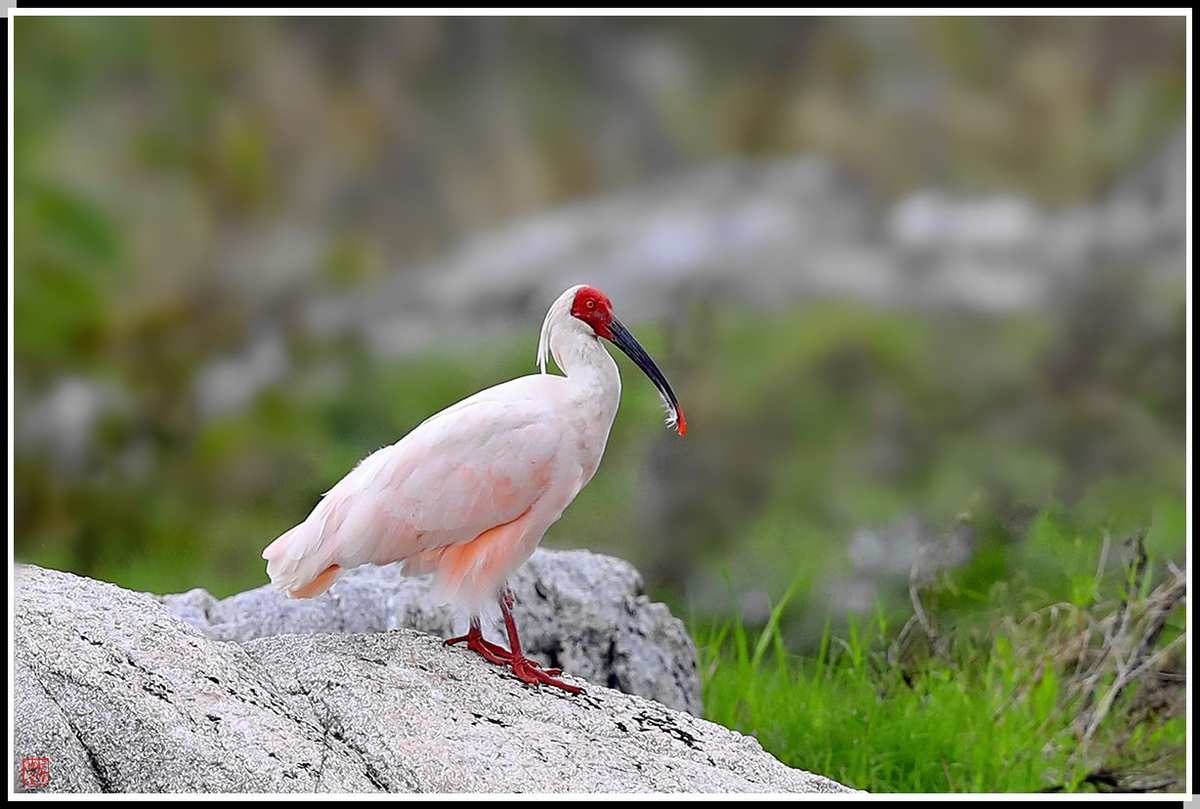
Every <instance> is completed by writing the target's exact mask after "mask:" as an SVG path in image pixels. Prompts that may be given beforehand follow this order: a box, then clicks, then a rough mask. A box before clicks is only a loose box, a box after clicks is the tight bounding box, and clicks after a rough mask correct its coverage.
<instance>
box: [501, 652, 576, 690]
mask: <svg viewBox="0 0 1200 809" xmlns="http://www.w3.org/2000/svg"><path fill="white" fill-rule="evenodd" d="M509 665H510V666H511V667H512V671H513V674H515V675H516V677H517V679H518V680H520V681H521V682H523V683H529V684H530V685H549V686H553V687H555V688H561V689H562V690H563V691H566V692H567V693H569V694H578V693H580V692H582V691H583V689H582V688H580V687H579V686H577V685H571V684H570V683H565V682H563V681H562V680H557V679H555V677H554V675H556V674H562V669H544V668H542V667H541V666H539V665H538V664H537V663H535V662H534V661H532V660H530V659H529V658H528V657H524V656H522V657H515V658H512V661H511V662H510V664H509Z"/></svg>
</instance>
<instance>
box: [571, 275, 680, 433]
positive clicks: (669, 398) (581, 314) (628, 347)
mask: <svg viewBox="0 0 1200 809" xmlns="http://www.w3.org/2000/svg"><path fill="white" fill-rule="evenodd" d="M571 316H572V317H575V318H577V319H579V320H582V321H583V322H584V323H586V324H588V325H589V326H591V327H592V331H594V332H595V333H596V336H597V337H603V338H604V339H605V340H609V341H611V342H612V344H613V345H615V346H616V347H617V348H619V349H621V350H622V351H624V352H625V354H626V356H628V357H629V359H631V360H633V361H634V362H635V363H637V366H638V367H639V368H641V369H642V372H643V373H645V374H646V376H648V377H649V378H650V381H651V382H653V383H654V386H655V387H656V388H658V392H659V395H661V396H662V400H663V405H664V406H666V408H667V424H668V425H669V426H670V427H672V428H673V429H675V430H676V431H678V433H679V434H680V435H687V419H686V418H685V417H684V415H683V408H681V407H680V406H679V400H678V399H677V398H676V397H675V391H673V390H671V384H670V383H669V382H667V378H666V377H665V376H663V372H662V371H660V370H659V369H658V365H656V364H655V362H654V360H652V359H651V358H650V355H649V354H647V353H646V349H644V348H642V345H641V343H639V342H638V341H637V338H635V337H634V336H633V335H632V334H631V333H630V331H629V329H627V328H625V326H624V325H622V323H621V321H619V320H617V317H616V315H614V314H613V308H612V301H611V300H609V298H608V296H607V295H605V294H604V293H603V292H601V291H600V290H598V289H596V288H595V287H587V286H585V287H580V288H579V291H578V292H576V293H575V300H574V301H573V302H572V303H571Z"/></svg>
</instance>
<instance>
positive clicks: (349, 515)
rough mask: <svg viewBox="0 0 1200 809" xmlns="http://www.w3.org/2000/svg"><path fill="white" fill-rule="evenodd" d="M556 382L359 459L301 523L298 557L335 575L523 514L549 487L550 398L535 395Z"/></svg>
mask: <svg viewBox="0 0 1200 809" xmlns="http://www.w3.org/2000/svg"><path fill="white" fill-rule="evenodd" d="M557 379H559V378H558V377H550V376H532V377H523V378H521V379H517V380H513V381H512V382H509V383H505V384H504V385H499V386H497V387H495V388H490V389H488V390H486V391H483V392H481V393H479V394H476V395H475V396H472V397H471V398H469V399H466V400H464V401H462V402H460V403H458V404H457V405H454V406H452V407H450V408H448V409H447V410H445V411H442V412H441V413H438V414H437V415H435V416H433V417H431V418H430V419H428V420H426V421H425V422H423V423H422V424H421V425H419V426H418V427H417V428H416V429H414V430H413V431H412V432H411V433H409V434H408V435H406V436H405V437H404V438H403V439H401V440H400V441H399V442H397V443H395V444H393V445H391V446H389V447H384V448H383V449H380V450H378V451H377V452H375V453H373V454H372V455H370V456H369V457H367V458H366V459H364V460H363V461H362V463H360V464H359V465H358V466H357V467H355V469H354V470H353V471H352V472H350V474H348V475H346V477H344V478H343V479H342V480H341V481H339V482H338V483H337V484H336V485H335V486H334V487H333V488H332V489H330V490H329V492H328V493H327V494H326V495H325V497H324V498H323V499H322V501H321V503H320V504H319V505H318V506H317V507H316V508H315V509H314V510H313V513H312V514H311V515H310V516H309V518H308V520H306V522H305V525H308V526H309V530H308V531H307V532H306V534H307V536H306V539H305V540H304V545H305V546H306V547H305V548H304V551H303V552H304V554H305V555H315V556H318V557H319V558H320V564H329V563H337V564H339V565H341V566H342V567H351V566H353V565H356V564H362V563H364V562H375V563H377V564H382V563H386V562H391V561H396V560H399V559H405V558H408V557H409V556H411V555H413V554H415V553H419V552H421V551H424V550H428V549H431V548H438V547H442V546H446V545H452V544H456V543H460V542H468V541H470V540H471V539H474V538H475V537H476V536H478V535H479V534H481V533H482V532H484V531H486V530H488V529H489V528H494V527H496V526H498V525H502V524H504V523H508V522H511V521H512V520H515V519H516V518H517V517H519V516H521V515H522V514H524V513H525V512H526V511H528V510H529V508H530V507H531V506H532V505H533V504H534V503H536V502H537V500H538V498H539V497H541V496H542V494H543V493H545V491H546V490H547V489H548V488H549V486H550V485H551V483H552V482H553V475H554V471H555V470H554V467H555V461H556V460H557V458H558V452H559V447H560V445H561V443H562V441H563V440H564V434H563V433H564V431H563V429H562V425H561V422H560V420H559V419H558V418H556V415H555V413H556V411H555V409H554V408H553V407H552V405H551V403H552V402H553V401H554V399H555V397H554V395H553V394H554V393H555V391H547V390H545V389H546V388H552V387H554V381H553V380H557ZM527 380H528V381H527ZM547 393H549V394H550V395H549V396H548V395H547ZM293 550H294V551H295V550H300V548H296V549H293ZM289 555H290V554H289Z"/></svg>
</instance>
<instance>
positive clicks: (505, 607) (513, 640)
mask: <svg viewBox="0 0 1200 809" xmlns="http://www.w3.org/2000/svg"><path fill="white" fill-rule="evenodd" d="M512 601H513V598H512V593H511V592H505V593H504V594H503V595H502V596H500V612H501V613H503V615H504V626H505V628H506V629H507V630H508V646H509V648H510V649H511V650H512V651H511V652H510V657H509V661H508V664H509V665H510V666H512V670H513V674H515V675H517V679H519V680H520V681H521V682H524V683H530V684H532V685H538V684H541V683H544V684H545V685H552V686H554V687H555V688H561V689H562V690H563V691H566V692H568V693H571V694H578V693H579V692H581V691H583V689H582V688H580V687H579V686H577V685H571V684H570V683H564V682H563V681H562V680H556V679H555V678H554V675H555V674H562V670H561V669H544V668H542V667H541V666H539V665H538V664H537V663H535V662H534V661H532V660H530V659H529V658H528V657H526V656H525V655H524V653H522V651H521V638H520V637H519V636H518V635H517V622H516V621H514V620H513V616H512Z"/></svg>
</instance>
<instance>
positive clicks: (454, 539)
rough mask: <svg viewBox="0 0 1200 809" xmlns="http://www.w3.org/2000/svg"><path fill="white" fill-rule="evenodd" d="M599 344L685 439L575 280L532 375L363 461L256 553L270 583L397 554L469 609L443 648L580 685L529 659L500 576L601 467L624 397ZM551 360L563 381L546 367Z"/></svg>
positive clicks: (601, 303)
mask: <svg viewBox="0 0 1200 809" xmlns="http://www.w3.org/2000/svg"><path fill="white" fill-rule="evenodd" d="M602 338H603V339H604V340H608V341H610V342H612V343H613V344H614V345H615V346H617V347H618V348H620V349H621V350H622V351H624V352H625V353H626V354H627V355H628V356H629V358H630V359H631V360H633V362H634V363H636V364H637V366H638V367H639V368H641V369H642V371H644V372H645V374H646V376H648V377H649V378H650V380H651V381H652V382H653V383H654V385H655V387H657V388H658V392H659V394H660V396H661V398H662V401H663V405H664V406H665V408H666V411H667V425H668V427H670V428H672V429H674V430H676V431H677V432H678V433H679V435H681V436H682V435H685V434H686V433H687V421H686V419H685V417H684V415H683V410H682V409H681V408H680V406H679V401H678V399H676V397H675V392H674V391H673V390H672V389H671V385H670V384H669V383H668V382H667V379H666V377H665V376H664V375H663V373H662V371H660V370H659V368H658V366H657V365H656V364H655V363H654V360H652V359H651V358H650V355H649V354H647V353H646V351H645V350H644V349H643V348H642V346H641V345H640V344H639V343H638V341H637V340H636V339H635V338H634V336H633V335H632V334H631V333H630V332H629V330H628V329H626V328H625V326H623V325H622V324H621V321H620V320H618V319H617V318H616V316H615V315H614V314H613V307H612V302H611V301H610V300H609V298H608V296H606V295H605V294H604V293H602V292H601V291H600V290H598V289H596V288H594V287H590V286H585V285H580V286H574V287H571V288H570V289H568V290H566V291H565V292H563V294H562V295H560V296H559V297H558V299H557V300H556V301H554V303H553V304H552V305H551V306H550V310H549V311H548V312H547V314H546V319H545V321H544V322H543V323H542V331H541V337H540V339H539V341H538V354H537V364H538V368H539V373H537V374H532V375H529V376H523V377H520V378H518V379H514V380H512V381H510V382H505V383H503V384H500V385H496V386H495V387H491V388H488V389H486V390H484V391H481V392H479V393H476V394H475V395H474V396H470V397H468V398H466V399H463V400H462V401H461V402H458V403H457V404H454V405H451V406H450V407H448V408H446V409H445V410H443V411H441V412H440V413H437V414H435V415H433V416H430V417H429V418H428V419H426V420H425V421H423V422H422V423H421V424H420V425H418V426H417V427H416V428H415V429H413V430H412V432H410V433H408V435H406V436H404V437H403V438H402V439H400V440H399V441H397V442H396V443H395V444H392V445H391V446H387V447H384V448H382V449H380V450H378V451H376V452H374V453H373V454H371V455H369V456H368V457H366V458H365V459H363V460H362V461H361V462H360V463H359V464H358V465H357V466H356V467H355V468H354V469H353V470H352V471H351V472H350V473H349V474H347V475H346V476H345V477H344V478H342V479H341V480H340V481H338V483H337V484H335V485H334V486H333V488H331V489H330V490H329V491H328V492H326V493H325V495H324V497H323V498H322V499H321V501H320V502H319V503H318V504H317V506H316V507H315V508H314V509H313V510H312V513H311V514H309V515H308V517H307V518H306V519H305V520H304V521H303V522H302V523H300V524H299V525H297V526H296V527H294V528H292V529H291V530H289V531H287V532H286V533H284V534H283V535H282V536H280V537H279V538H278V539H276V540H275V541H274V542H272V543H271V544H270V545H269V546H268V547H267V548H266V550H264V551H263V554H262V555H263V558H264V559H266V560H267V574H268V575H269V576H270V578H271V582H272V584H273V585H274V586H275V587H277V588H279V589H280V590H283V591H284V592H286V593H287V594H288V595H289V596H292V597H294V598H311V597H313V596H316V595H319V594H321V593H323V592H325V591H326V590H327V589H329V587H330V585H332V584H333V581H334V579H336V578H337V576H338V574H339V573H340V572H341V571H343V570H346V569H348V568H352V567H356V566H358V565H363V564H376V565H383V564H388V563H390V562H396V561H403V563H404V565H403V572H404V573H405V574H406V575H420V574H426V573H428V574H432V577H433V582H434V593H435V594H436V595H438V596H440V597H441V598H442V600H443V601H445V602H449V603H452V604H455V605H456V606H458V607H460V608H462V609H463V610H465V611H466V613H467V614H468V615H469V616H470V619H469V628H468V630H467V633H466V634H465V635H462V636H461V637H456V638H450V639H449V640H447V641H446V643H448V644H453V643H465V644H466V648H467V649H469V650H471V651H473V652H475V653H476V654H479V655H480V656H482V657H483V658H484V659H485V660H487V661H489V662H491V663H493V664H496V665H500V666H506V667H508V668H511V669H512V671H513V673H514V674H515V675H516V676H517V677H518V678H519V679H520V680H522V681H523V682H526V683H531V684H539V683H542V684H546V685H549V686H554V687H557V688H562V689H565V690H567V691H570V692H572V693H575V692H578V691H580V689H579V688H578V687H577V686H574V685H571V684H569V683H566V682H564V681H562V680H560V679H557V676H556V675H559V674H561V671H559V670H558V669H546V668H542V667H541V666H540V665H538V664H537V663H535V662H534V661H532V660H530V659H529V658H527V657H526V656H525V655H524V653H523V652H522V650H521V641H520V638H519V636H518V634H517V626H516V623H515V622H514V620H513V616H512V611H511V608H512V603H513V600H512V594H511V591H510V590H508V588H507V585H506V583H505V582H506V579H507V578H508V576H509V575H510V574H511V573H512V572H513V571H514V570H516V569H517V568H518V567H520V566H521V565H522V564H523V563H524V562H525V560H526V559H528V558H529V556H530V554H532V553H533V551H534V549H535V548H536V547H537V545H538V543H539V542H541V540H542V537H543V536H544V535H545V533H546V531H547V529H548V528H549V527H550V526H551V525H553V524H554V522H555V521H557V520H558V518H559V517H561V516H562V513H563V511H564V510H565V509H566V507H567V506H569V505H570V504H571V501H572V500H574V499H575V496H576V495H577V494H579V492H580V490H581V489H582V488H583V487H584V486H585V485H587V483H588V481H589V480H591V478H592V476H593V475H594V474H595V473H596V468H597V467H598V466H599V465H600V458H601V456H602V455H603V454H604V446H605V444H606V443H607V441H608V434H609V430H610V429H611V428H612V424H613V419H614V418H615V417H616V414H617V404H618V402H619V400H620V397H621V378H620V375H619V374H618V372H617V364H616V363H615V362H613V359H612V357H610V356H609V354H608V351H607V350H606V349H605V348H604V344H603V343H602V342H601V339H602ZM548 355H550V356H553V357H554V361H555V362H556V363H557V364H558V367H559V368H560V369H561V370H562V371H563V374H564V375H563V376H558V375H555V374H550V373H547V371H546V361H547V356H548ZM492 604H497V605H498V606H499V608H500V613H501V616H502V617H503V620H504V624H505V629H506V631H507V634H508V648H507V649H506V648H504V647H503V646H501V645H499V644H496V643H493V642H491V641H489V640H487V639H485V638H484V636H483V632H482V628H481V622H480V615H481V613H482V612H483V610H484V609H485V608H488V607H490V606H491V605H492Z"/></svg>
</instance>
